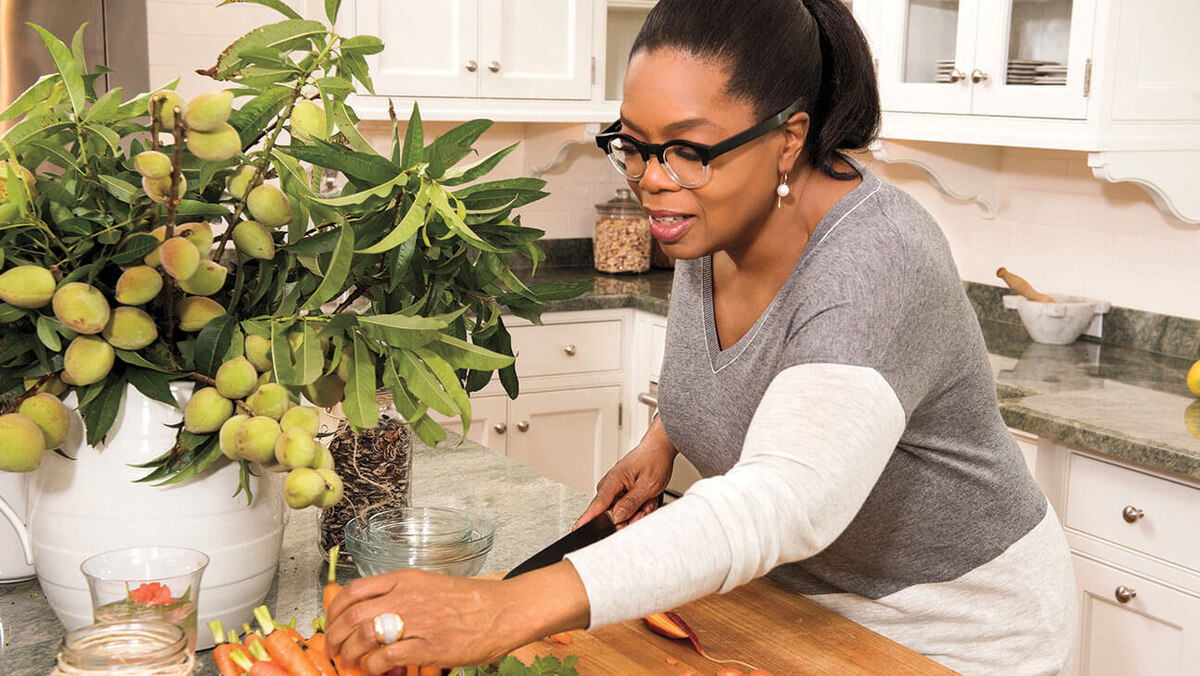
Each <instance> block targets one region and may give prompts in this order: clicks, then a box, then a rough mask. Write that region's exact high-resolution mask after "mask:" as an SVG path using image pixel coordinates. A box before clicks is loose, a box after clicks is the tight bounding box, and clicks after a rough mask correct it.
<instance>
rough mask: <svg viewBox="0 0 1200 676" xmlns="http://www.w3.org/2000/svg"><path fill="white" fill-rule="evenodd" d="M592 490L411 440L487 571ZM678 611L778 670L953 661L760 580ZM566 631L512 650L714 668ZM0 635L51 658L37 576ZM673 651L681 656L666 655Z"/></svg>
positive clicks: (588, 667)
mask: <svg viewBox="0 0 1200 676" xmlns="http://www.w3.org/2000/svg"><path fill="white" fill-rule="evenodd" d="M589 497H590V496H584V495H582V494H580V493H578V492H577V491H574V490H572V489H570V488H567V487H566V486H563V485H561V484H559V483H557V482H555V481H552V480H550V479H547V478H546V477H544V476H542V475H540V474H538V473H537V472H534V471H533V470H531V469H529V468H527V467H525V466H524V465H521V464H518V463H516V462H514V461H512V460H509V459H508V458H505V457H503V456H501V455H499V454H497V453H494V452H492V451H490V450H488V449H487V448H484V447H483V446H479V445H478V444H475V443H473V442H470V441H465V442H463V443H462V444H461V445H458V444H457V439H454V440H453V441H447V442H444V443H443V444H441V445H440V446H438V447H437V448H433V449H429V448H425V447H422V446H420V444H419V443H418V448H417V451H416V454H415V459H414V463H413V502H414V504H417V505H429V504H437V502H438V501H439V500H440V499H445V498H455V499H457V500H464V499H465V500H468V501H473V502H474V503H475V504H478V505H480V506H481V507H482V508H483V509H484V510H486V511H487V512H488V513H489V514H490V515H491V516H492V517H493V518H494V519H495V521H496V538H495V542H496V544H495V546H494V548H493V549H492V552H491V553H490V554H489V556H488V561H487V565H486V567H485V569H484V570H485V572H489V573H492V574H499V572H501V571H505V570H508V569H509V568H511V567H513V566H515V565H516V564H517V563H520V562H521V561H522V560H524V559H525V558H526V557H528V556H530V555H532V554H533V553H534V552H536V551H538V550H539V549H541V548H542V547H544V546H545V545H547V544H549V543H550V542H553V541H554V540H555V539H557V538H558V537H559V536H560V535H562V534H563V533H566V532H567V530H568V529H570V527H571V524H572V523H573V522H574V520H575V518H576V517H577V516H578V515H579V514H580V513H581V512H582V511H583V509H584V508H585V507H586V506H587V503H588V500H589ZM316 543H317V520H316V512H315V510H304V511H301V512H292V513H291V518H290V520H289V522H288V524H287V526H286V528H285V530H284V546H283V551H282V553H281V555H280V566H279V571H278V573H277V574H276V578H275V582H274V584H273V585H272V587H271V591H270V593H269V595H268V597H267V601H266V603H267V605H268V607H269V608H270V609H271V614H272V615H273V616H274V617H277V618H290V617H292V616H295V617H296V618H298V622H297V625H298V626H307V625H308V624H309V622H310V621H311V619H312V618H313V617H315V616H316V615H317V614H318V612H319V610H320V602H321V583H322V574H321V570H322V568H323V566H324V562H323V561H322V559H321V556H320V553H319V552H318V549H317V544H316ZM338 577H339V579H341V580H342V581H343V582H346V581H349V580H350V579H351V578H352V577H354V572H353V570H344V571H342V572H341V573H340V574H339V576H338ZM677 611H678V612H679V613H680V615H682V616H683V618H684V619H685V620H686V621H687V622H688V623H689V624H690V625H691V627H692V629H694V630H695V631H696V633H697V634H698V635H699V636H700V639H701V641H702V645H703V646H704V647H705V649H706V650H707V651H709V652H710V654H712V655H713V656H715V657H719V658H727V657H728V658H737V659H739V660H743V661H746V662H750V663H752V664H754V665H755V666H756V667H759V668H762V669H767V670H769V671H771V672H772V673H773V674H774V675H775V676H797V675H801V674H839V675H844V674H950V673H953V672H951V671H950V670H948V669H945V668H942V667H940V666H939V665H937V664H936V663H934V662H932V661H931V660H928V659H926V658H924V657H922V656H921V655H918V654H917V653H914V652H912V651H911V650H908V649H907V648H904V647H903V646H901V645H899V644H897V643H894V642H892V641H890V640H888V639H886V638H883V637H882V636H880V635H878V634H875V633H873V632H871V631H869V630H867V629H865V628H863V627H862V626H860V625H857V624H855V623H853V622H851V621H849V620H847V619H845V618H843V617H841V616H839V615H836V614H834V613H832V612H830V611H828V610H825V609H824V608H822V607H821V606H819V605H817V604H815V603H813V602H811V601H808V600H806V599H804V598H801V597H796V596H794V595H791V594H788V593H786V592H784V591H782V590H780V589H778V588H776V587H775V586H774V585H772V584H770V583H769V582H766V581H764V580H759V581H756V582H754V583H751V584H749V585H746V586H744V587H742V588H740V589H737V590H735V591H734V592H732V593H730V594H725V595H712V596H709V597H706V598H703V599H700V600H698V601H695V602H693V603H691V604H688V605H686V606H683V607H682V608H679V609H677ZM571 635H572V637H573V638H574V640H573V642H572V643H571V645H560V644H556V643H551V642H550V641H548V640H543V641H538V642H535V643H533V644H531V645H529V646H526V647H524V648H521V649H520V650H519V651H517V653H516V654H517V655H518V656H520V657H522V658H524V659H525V661H526V662H528V661H529V660H530V658H531V657H532V656H534V655H547V654H555V655H559V656H565V655H578V656H579V657H580V660H579V664H578V666H577V669H578V671H579V673H580V674H581V676H610V675H613V674H629V675H631V676H632V675H635V674H664V675H669V676H675V675H676V674H678V673H680V672H681V671H685V670H687V669H692V670H694V671H695V672H696V674H697V675H698V676H702V675H704V674H715V673H716V672H717V671H718V670H719V669H720V668H721V666H720V665H715V664H712V663H710V662H707V661H705V660H704V659H702V658H700V657H698V656H697V655H696V654H695V653H694V652H692V651H691V649H690V648H689V647H688V646H687V644H686V643H684V642H679V641H673V640H671V639H668V638H666V637H663V636H660V635H658V634H653V633H651V632H650V631H649V630H648V629H646V628H644V627H643V626H642V623H641V622H640V621H637V622H627V623H624V624H619V625H615V626H611V627H604V628H601V629H599V630H596V631H593V632H582V631H575V632H571ZM0 639H2V641H3V644H2V645H0V674H3V675H4V676H35V675H36V676H42V675H43V674H46V673H49V672H50V670H51V669H52V667H53V664H54V655H55V653H56V651H57V647H58V644H59V642H60V641H61V639H62V627H61V626H60V625H59V624H58V622H57V620H55V618H54V615H53V613H52V612H51V611H50V608H49V606H48V605H47V604H46V601H45V598H44V597H43V596H42V594H41V591H40V589H39V588H38V584H37V581H29V582H21V583H15V584H7V585H0ZM668 657H670V658H672V659H673V660H678V664H675V665H672V664H669V663H668V661H667V658H668ZM196 667H197V668H196V674H197V675H198V676H215V675H216V674H217V670H216V668H215V667H214V665H213V663H212V658H211V657H210V656H209V654H208V653H207V652H202V653H200V654H199V655H198V656H197V660H196Z"/></svg>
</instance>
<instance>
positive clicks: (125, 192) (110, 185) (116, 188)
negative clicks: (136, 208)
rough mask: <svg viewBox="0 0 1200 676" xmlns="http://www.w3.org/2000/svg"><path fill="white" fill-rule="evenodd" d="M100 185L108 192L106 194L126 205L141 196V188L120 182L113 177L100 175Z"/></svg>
mask: <svg viewBox="0 0 1200 676" xmlns="http://www.w3.org/2000/svg"><path fill="white" fill-rule="evenodd" d="M100 184H101V185H103V186H104V189H105V191H107V192H108V194H110V195H112V196H113V197H115V198H117V199H118V200H120V201H122V202H124V203H126V204H129V203H130V202H132V201H133V200H134V199H135V198H136V197H138V196H139V195H141V194H142V189H141V188H139V187H137V186H135V185H133V184H132V183H129V182H127V181H122V180H121V179H119V178H116V177H115V176H108V175H104V174H102V175H101V176H100Z"/></svg>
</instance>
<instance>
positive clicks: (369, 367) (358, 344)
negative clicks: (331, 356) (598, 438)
mask: <svg viewBox="0 0 1200 676" xmlns="http://www.w3.org/2000/svg"><path fill="white" fill-rule="evenodd" d="M353 336H354V340H353V343H352V345H353V347H352V349H351V359H350V364H349V369H348V371H349V372H348V373H347V376H348V377H349V381H347V383H346V389H345V398H344V399H343V400H342V411H343V412H344V413H345V414H346V420H347V421H348V422H349V423H350V424H351V425H354V426H355V427H357V428H359V429H370V428H372V427H374V426H375V425H376V424H378V422H379V405H378V404H376V403H375V366H374V365H373V364H372V362H371V355H370V353H369V350H368V349H367V344H366V343H365V342H363V339H362V338H361V337H360V336H359V335H358V333H354V334H353Z"/></svg>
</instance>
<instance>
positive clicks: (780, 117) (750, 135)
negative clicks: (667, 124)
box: [596, 98, 804, 188]
mask: <svg viewBox="0 0 1200 676" xmlns="http://www.w3.org/2000/svg"><path fill="white" fill-rule="evenodd" d="M803 107H804V99H802V98H801V99H796V101H795V102H794V103H792V104H791V105H789V106H788V107H786V108H784V109H783V110H781V111H779V112H778V113H775V114H774V115H772V116H770V117H768V118H767V119H765V120H763V121H762V122H759V123H758V124H756V125H754V126H753V127H750V128H749V129H746V130H745V131H741V132H738V133H736V134H734V135H733V136H730V137H729V138H727V139H725V140H724V141H720V142H718V143H714V144H712V145H706V144H704V143H696V142H695V141H688V140H685V139H671V140H670V141H666V142H665V143H646V142H644V141H639V140H637V139H636V138H634V137H632V136H630V135H629V134H623V133H621V131H620V129H621V120H620V119H617V120H616V121H615V122H613V123H612V124H610V125H608V126H607V127H605V128H604V129H603V130H602V131H601V132H600V133H599V134H596V145H597V146H599V147H600V149H601V150H603V151H604V154H605V155H607V156H608V159H609V162H612V163H613V166H614V167H615V168H616V169H617V171H618V172H620V173H621V175H622V176H624V177H626V178H628V179H630V180H633V181H640V180H641V179H642V177H643V176H645V175H646V171H645V169H643V170H642V173H641V174H639V175H637V176H636V177H635V176H630V175H629V174H627V173H626V172H625V171H622V170H621V168H620V167H617V166H616V164H615V162H616V160H613V159H612V149H611V148H610V147H609V143H611V142H612V141H613V139H617V138H619V139H621V140H622V141H626V142H628V143H629V144H630V145H632V146H633V148H634V149H635V150H637V151H638V154H639V155H641V157H642V161H643V162H645V163H646V167H647V168H649V166H650V157H651V155H653V156H654V157H655V158H656V159H657V160H658V163H659V165H661V166H662V167H663V169H664V170H666V172H667V174H668V175H670V177H671V180H673V181H675V183H677V184H678V185H679V186H680V187H682V188H698V187H700V186H701V185H704V184H705V183H706V182H707V180H708V165H709V163H711V162H712V161H713V160H715V159H716V158H717V157H719V156H721V155H724V154H725V153H727V152H729V151H730V150H733V149H735V148H740V147H741V146H743V145H746V144H747V143H749V142H751V141H753V140H755V139H757V138H759V137H760V136H763V135H765V134H766V133H767V132H771V131H774V130H775V129H778V128H779V127H781V126H783V123H784V122H787V121H788V119H790V118H791V117H792V115H795V114H796V113H798V112H800V110H801V109H803ZM673 146H684V147H686V148H689V149H691V150H693V151H695V153H696V155H698V156H699V157H700V164H701V165H702V166H703V167H704V176H703V177H702V178H701V179H700V181H699V182H698V183H695V184H692V185H684V183H683V182H682V181H680V180H679V177H678V176H676V175H675V172H674V171H673V170H672V169H671V167H670V165H669V164H668V163H667V160H666V152H667V149H668V148H671V147H673Z"/></svg>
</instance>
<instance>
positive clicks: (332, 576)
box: [321, 545, 342, 613]
mask: <svg viewBox="0 0 1200 676" xmlns="http://www.w3.org/2000/svg"><path fill="white" fill-rule="evenodd" d="M337 558H338V546H337V545H334V546H332V547H330V548H329V574H328V575H327V576H326V577H325V591H323V592H322V594H321V604H322V606H323V607H324V608H325V612H326V613H328V612H329V604H330V603H333V597H335V596H337V594H338V592H340V591H341V590H342V585H340V584H338V583H337Z"/></svg>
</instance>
